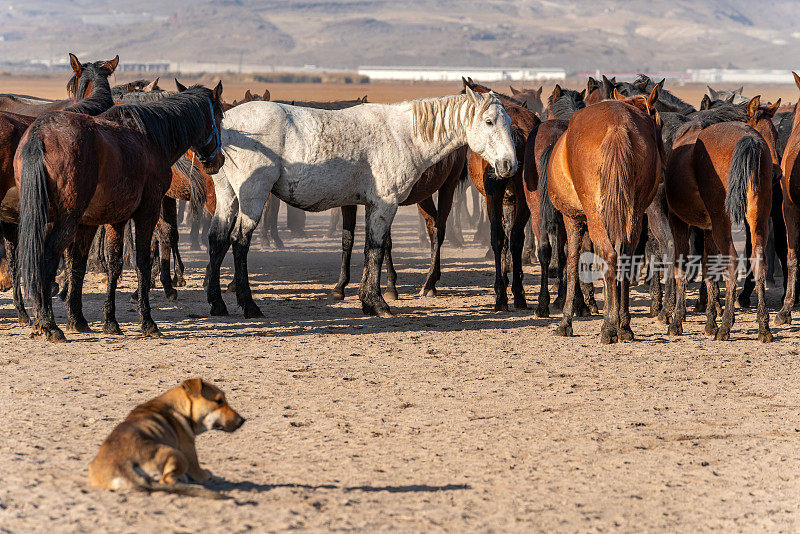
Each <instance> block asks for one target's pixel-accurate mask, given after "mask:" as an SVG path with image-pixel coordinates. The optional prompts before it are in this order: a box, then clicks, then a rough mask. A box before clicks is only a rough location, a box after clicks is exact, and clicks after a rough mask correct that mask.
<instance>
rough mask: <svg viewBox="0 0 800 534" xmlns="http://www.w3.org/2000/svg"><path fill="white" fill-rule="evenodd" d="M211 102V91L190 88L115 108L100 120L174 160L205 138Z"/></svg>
mask: <svg viewBox="0 0 800 534" xmlns="http://www.w3.org/2000/svg"><path fill="white" fill-rule="evenodd" d="M133 94H135V93H133ZM212 100H213V95H212V92H211V89H208V88H206V87H203V86H201V85H193V86H192V87H190V88H188V89H187V90H185V91H183V92H181V93H176V94H170V95H167V96H164V97H163V98H161V99H159V100H157V101H155V102H147V103H137V104H123V105H120V106H114V107H113V108H111V109H110V110H108V111H107V112H105V113H104V114H103V117H104V118H106V119H108V120H111V121H113V122H117V123H120V124H124V125H126V126H128V127H131V128H135V129H136V130H139V131H140V132H141V133H142V134H144V135H145V136H147V137H148V138H149V139H150V140H151V141H153V142H154V143H155V144H156V145H157V146H158V147H159V148H160V149H161V151H162V152H163V153H164V154H165V155H167V156H175V157H177V156H179V155H180V154H182V153H183V152H185V151H186V150H187V149H188V148H190V147H191V146H192V145H194V144H195V143H198V142H199V141H201V140H202V138H203V137H205V136H206V135H207V134H208V127H207V125H208V124H211V123H213V121H214V117H213V116H212V110H211V106H210V105H209V103H210V102H211V101H212Z"/></svg>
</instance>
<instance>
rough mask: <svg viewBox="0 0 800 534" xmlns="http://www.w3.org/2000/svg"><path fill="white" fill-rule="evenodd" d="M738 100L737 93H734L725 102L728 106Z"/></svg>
mask: <svg viewBox="0 0 800 534" xmlns="http://www.w3.org/2000/svg"><path fill="white" fill-rule="evenodd" d="M734 98H736V91H734V92H733V93H732V94H731V96H729V97H728V98H726V99H725V102H726V103H728V104H733V99H734Z"/></svg>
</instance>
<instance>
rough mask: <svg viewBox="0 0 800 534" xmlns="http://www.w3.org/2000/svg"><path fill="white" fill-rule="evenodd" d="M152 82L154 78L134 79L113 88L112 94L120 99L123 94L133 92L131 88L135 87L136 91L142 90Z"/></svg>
mask: <svg viewBox="0 0 800 534" xmlns="http://www.w3.org/2000/svg"><path fill="white" fill-rule="evenodd" d="M151 82H152V80H143V79H142V80H134V81H132V82H130V83H121V84H119V85H115V86H114V87H112V88H111V95H112V96H113V97H114V100H118V99H119V98H121V97H122V96H123V95H126V94H128V93H130V92H131V91H130V88H133V91H134V92H135V91H141V90H142V89H144V88H145V87H147V86H148V85H150V83H151Z"/></svg>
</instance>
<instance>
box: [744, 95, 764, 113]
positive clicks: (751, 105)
mask: <svg viewBox="0 0 800 534" xmlns="http://www.w3.org/2000/svg"><path fill="white" fill-rule="evenodd" d="M760 105H761V95H756V96H754V97H753V98H752V99H751V100H750V102H748V103H747V118H752V117H754V116H755V114H756V113H757V112H758V107H759V106H760Z"/></svg>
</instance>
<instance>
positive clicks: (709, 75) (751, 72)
mask: <svg viewBox="0 0 800 534" xmlns="http://www.w3.org/2000/svg"><path fill="white" fill-rule="evenodd" d="M687 72H688V74H689V77H690V79H691V81H693V82H703V83H728V82H730V83H794V78H793V77H792V71H789V70H756V69H748V70H746V69H690V70H688V71H687Z"/></svg>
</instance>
